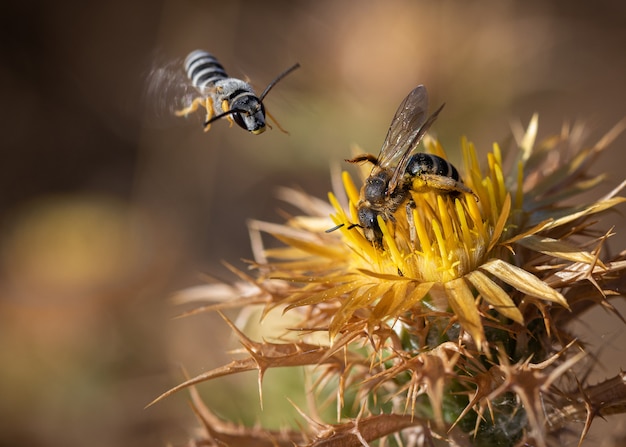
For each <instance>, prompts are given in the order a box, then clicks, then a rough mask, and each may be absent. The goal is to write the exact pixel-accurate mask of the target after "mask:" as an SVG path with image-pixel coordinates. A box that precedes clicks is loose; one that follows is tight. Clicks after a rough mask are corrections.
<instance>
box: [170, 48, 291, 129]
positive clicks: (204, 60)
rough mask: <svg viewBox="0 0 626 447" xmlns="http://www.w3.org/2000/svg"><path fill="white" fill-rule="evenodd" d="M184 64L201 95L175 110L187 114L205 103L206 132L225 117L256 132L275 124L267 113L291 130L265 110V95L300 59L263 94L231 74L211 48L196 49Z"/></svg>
mask: <svg viewBox="0 0 626 447" xmlns="http://www.w3.org/2000/svg"><path fill="white" fill-rule="evenodd" d="M184 67H185V71H186V72H187V76H188V77H189V79H190V80H191V83H192V84H193V86H194V87H195V88H196V90H197V91H198V92H199V93H200V96H199V97H197V98H195V99H194V100H193V101H192V102H191V104H190V105H189V106H187V107H185V108H184V109H182V110H177V111H176V112H175V113H176V115H177V116H187V115H189V114H190V113H193V112H195V111H196V110H198V108H199V107H204V108H205V109H206V119H205V121H204V131H205V132H207V131H208V130H209V128H210V127H211V123H212V122H213V121H216V120H218V119H220V118H224V117H225V118H227V119H228V120H229V121H230V123H231V125H232V123H233V122H234V123H237V125H239V126H240V127H241V128H243V129H245V130H247V131H249V132H251V133H253V134H255V135H256V134H260V133H262V132H264V131H265V128H266V126H268V127H271V126H269V124H267V123H266V121H265V115H267V116H269V117H270V118H271V119H272V121H274V123H275V124H276V126H278V128H279V129H280V130H281V131H283V132H285V133H287V132H286V131H285V130H284V129H283V128H282V127H281V126H280V124H278V122H277V121H276V120H275V119H274V117H272V115H270V114H269V113H268V112H267V111H266V110H265V106H264V105H263V99H264V98H265V96H267V94H268V93H269V91H270V90H271V89H272V88H273V87H274V86H275V85H276V84H277V83H278V82H279V81H280V80H281V79H283V78H284V77H285V76H287V75H288V74H289V73H291V72H292V71H294V70H295V69H297V68H298V67H300V64H298V63H296V64H294V65H292V66H291V67H289V68H288V69H287V70H285V71H283V72H282V73H280V74H279V75H278V76H276V78H274V80H273V81H272V82H270V83H269V85H268V86H267V87H265V90H263V93H261V95H260V96H257V95H256V93H255V92H254V90H253V88H252V86H251V85H250V84H249V83H247V82H246V81H242V80H241V79H237V78H231V77H229V76H228V75H227V74H226V71H225V70H224V67H223V66H222V64H220V63H219V61H218V60H217V59H216V58H215V56H213V55H212V54H211V53H208V52H207V51H204V50H195V51H192V52H191V53H189V55H188V56H187V58H186V59H185V62H184Z"/></svg>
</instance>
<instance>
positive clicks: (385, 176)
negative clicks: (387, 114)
mask: <svg viewBox="0 0 626 447" xmlns="http://www.w3.org/2000/svg"><path fill="white" fill-rule="evenodd" d="M443 106H444V105H443V104H442V105H441V106H440V107H439V108H438V109H437V110H436V111H435V112H434V113H433V114H432V115H430V116H428V92H427V91H426V87H424V86H423V85H418V86H417V87H416V88H415V89H413V90H412V91H411V93H409V94H408V96H407V97H406V98H404V100H403V101H402V103H401V104H400V106H399V107H398V110H397V111H396V113H395V115H394V117H393V119H392V120H391V125H390V126H389V131H388V132H387V137H386V138H385V142H384V143H383V146H382V149H381V150H380V155H379V156H378V157H375V156H374V155H371V154H364V155H359V156H357V157H355V158H352V159H350V160H347V161H348V162H350V163H359V162H363V161H368V162H370V163H372V164H373V165H374V167H373V168H372V172H371V173H370V175H369V177H368V178H367V180H366V181H365V184H364V185H363V187H362V188H361V196H360V200H359V203H358V205H357V212H358V218H359V223H358V224H354V226H358V227H360V228H362V229H363V234H364V235H365V237H366V238H367V240H369V241H370V242H372V243H374V244H376V245H377V246H381V245H382V238H383V233H382V230H381V229H380V225H379V224H378V220H377V218H378V216H381V217H382V218H383V219H384V220H386V221H389V220H391V221H393V214H394V213H395V211H396V210H397V209H398V208H399V207H400V206H401V205H402V204H404V203H405V202H407V201H409V205H410V206H411V205H412V203H411V201H410V200H409V199H410V197H411V194H410V193H411V191H418V192H419V191H426V190H435V191H439V192H442V193H448V194H460V193H466V194H473V195H474V196H475V197H476V195H475V194H474V192H473V191H472V190H471V189H470V188H468V187H467V186H465V184H463V181H462V180H461V178H460V176H459V172H458V171H457V169H456V168H455V167H454V166H453V165H452V164H451V163H449V162H448V161H447V160H444V159H443V158H441V157H439V156H437V155H433V154H426V153H423V152H416V153H414V150H415V148H416V147H417V145H418V144H419V143H420V141H421V140H422V138H423V137H424V135H425V134H426V132H427V131H428V129H429V128H430V126H431V125H432V123H433V122H434V121H435V120H436V119H437V116H438V115H439V113H440V112H441V109H443ZM417 179H419V180H420V182H415V180H417ZM416 184H418V185H419V186H416Z"/></svg>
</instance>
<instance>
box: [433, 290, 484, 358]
mask: <svg viewBox="0 0 626 447" xmlns="http://www.w3.org/2000/svg"><path fill="white" fill-rule="evenodd" d="M443 286H444V289H445V291H446V296H447V297H448V303H449V304H450V307H451V308H452V311H453V312H454V313H455V315H456V316H457V317H458V318H459V322H460V323H461V327H463V329H464V330H465V331H467V332H468V333H469V334H470V335H471V336H472V338H473V339H474V342H475V343H476V346H478V347H479V348H481V347H482V344H483V341H484V340H485V332H484V330H483V325H482V322H481V321H480V314H479V313H478V309H477V308H476V303H475V302H474V295H472V291H471V290H470V288H469V287H468V286H467V283H466V282H465V280H464V279H463V278H457V279H455V280H452V281H448V282H446V283H444V284H443Z"/></svg>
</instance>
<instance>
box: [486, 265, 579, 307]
mask: <svg viewBox="0 0 626 447" xmlns="http://www.w3.org/2000/svg"><path fill="white" fill-rule="evenodd" d="M480 268H481V269H483V270H486V271H487V272H489V273H491V274H492V275H493V276H495V277H496V278H498V279H500V280H502V281H503V282H505V283H507V284H509V285H511V286H513V287H515V288H516V289H517V290H519V291H520V292H523V293H525V294H527V295H530V296H534V297H536V298H541V299H544V300H547V301H552V302H555V303H559V304H560V305H562V306H564V307H566V308H568V309H569V305H568V304H567V301H566V300H565V297H564V296H563V295H561V294H560V293H559V292H558V291H556V290H554V289H553V288H552V287H550V286H549V285H547V284H546V283H545V282H543V281H541V280H540V279H539V278H537V277H536V276H535V275H533V274H532V273H528V272H527V271H526V270H524V269H521V268H519V267H516V266H514V265H511V264H509V263H507V262H504V261H503V260H501V259H492V260H490V261H488V262H486V263H484V264H483V265H481V266H480Z"/></svg>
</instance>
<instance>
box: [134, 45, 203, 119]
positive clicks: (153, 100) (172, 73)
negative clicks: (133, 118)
mask: <svg viewBox="0 0 626 447" xmlns="http://www.w3.org/2000/svg"><path fill="white" fill-rule="evenodd" d="M197 96H198V89H197V88H196V87H194V86H193V85H192V84H191V82H189V78H188V77H187V74H186V73H185V71H184V69H183V60H182V59H180V58H178V59H175V60H170V61H169V62H166V63H155V64H154V65H153V67H152V68H150V70H148V73H147V75H146V83H145V88H144V92H143V102H144V107H145V114H146V120H147V121H148V124H149V125H152V126H157V127H161V126H168V127H169V126H172V125H179V124H183V122H181V121H180V120H178V119H177V118H176V116H175V113H176V111H177V110H180V109H182V108H185V107H188V106H189V105H190V104H191V103H192V102H193V100H194V98H195V97H197ZM198 121H199V122H200V121H201V117H198Z"/></svg>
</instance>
